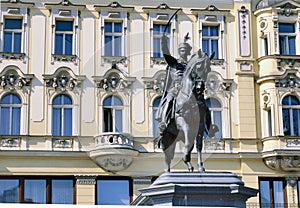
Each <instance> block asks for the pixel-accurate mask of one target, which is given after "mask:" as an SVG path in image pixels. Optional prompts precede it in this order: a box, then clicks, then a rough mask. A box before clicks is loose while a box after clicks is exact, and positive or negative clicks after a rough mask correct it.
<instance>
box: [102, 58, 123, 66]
mask: <svg viewBox="0 0 300 208" xmlns="http://www.w3.org/2000/svg"><path fill="white" fill-rule="evenodd" d="M101 62H102V64H105V63H108V64H112V68H116V67H115V65H116V64H119V63H120V64H123V65H124V66H125V67H127V58H126V57H125V56H102V57H101Z"/></svg>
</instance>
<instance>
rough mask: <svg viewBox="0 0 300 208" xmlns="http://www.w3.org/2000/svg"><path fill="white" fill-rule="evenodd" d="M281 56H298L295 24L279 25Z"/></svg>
mask: <svg viewBox="0 0 300 208" xmlns="http://www.w3.org/2000/svg"><path fill="white" fill-rule="evenodd" d="M278 27H279V44H280V45H279V47H280V54H285V55H296V33H295V24H293V23H279V24H278Z"/></svg>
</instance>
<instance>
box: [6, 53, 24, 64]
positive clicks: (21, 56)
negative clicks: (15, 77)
mask: <svg viewBox="0 0 300 208" xmlns="http://www.w3.org/2000/svg"><path fill="white" fill-rule="evenodd" d="M3 60H20V61H22V62H23V63H26V54H25V53H9V52H0V63H1V62H3Z"/></svg>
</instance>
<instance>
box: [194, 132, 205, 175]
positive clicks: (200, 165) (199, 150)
mask: <svg viewBox="0 0 300 208" xmlns="http://www.w3.org/2000/svg"><path fill="white" fill-rule="evenodd" d="M202 142H203V135H198V136H197V140H196V148H197V154H198V170H199V172H200V173H203V172H205V169H204V167H203V162H202V147H203V144H202Z"/></svg>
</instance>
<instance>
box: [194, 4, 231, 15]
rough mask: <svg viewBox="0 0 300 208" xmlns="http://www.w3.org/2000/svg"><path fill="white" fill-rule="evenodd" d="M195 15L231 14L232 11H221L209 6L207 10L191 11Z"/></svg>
mask: <svg viewBox="0 0 300 208" xmlns="http://www.w3.org/2000/svg"><path fill="white" fill-rule="evenodd" d="M191 12H192V13H193V14H200V13H203V14H222V15H226V14H229V12H230V10H220V9H218V8H217V7H216V6H215V5H208V6H207V7H206V8H205V9H191Z"/></svg>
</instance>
